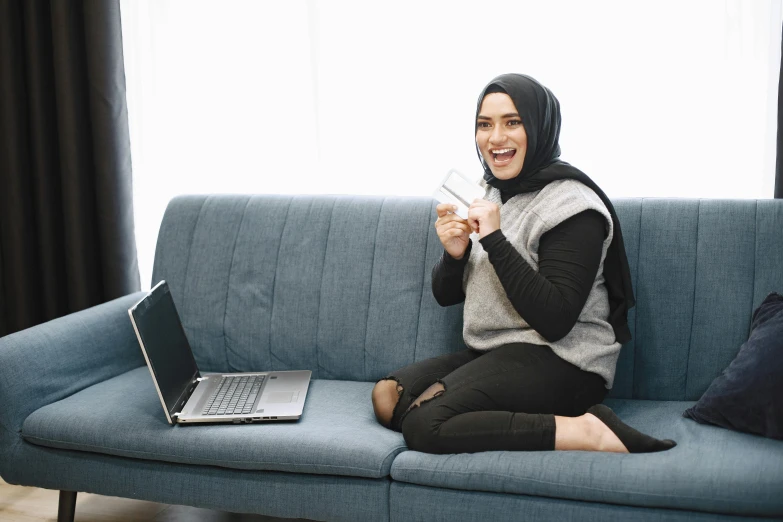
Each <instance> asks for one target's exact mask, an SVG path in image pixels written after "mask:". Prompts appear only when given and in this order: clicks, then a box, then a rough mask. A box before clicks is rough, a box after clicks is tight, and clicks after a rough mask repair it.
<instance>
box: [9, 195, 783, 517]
mask: <svg viewBox="0 0 783 522" xmlns="http://www.w3.org/2000/svg"><path fill="white" fill-rule="evenodd" d="M614 204H615V207H616V210H617V214H618V217H619V219H620V222H621V224H622V227H623V235H624V237H625V243H626V251H627V254H628V261H629V265H630V268H631V273H632V279H633V284H634V289H635V293H636V299H637V306H636V308H634V309H632V310H631V311H630V313H629V316H628V320H629V326H630V329H631V332H632V333H633V339H632V340H631V341H630V342H629V343H627V344H625V345H624V346H623V348H622V351H621V353H620V358H619V361H618V364H617V370H616V374H615V382H614V387H613V389H612V390H611V392H610V396H611V397H613V400H614V401H615V402H611V401H610V403H611V404H612V405H613V406H615V407H616V409H617V412H618V414H619V415H620V417H621V418H623V419H624V420H626V421H627V422H628V423H629V424H631V425H633V426H636V427H638V428H641V429H642V430H644V431H647V432H649V433H650V434H652V435H655V436H659V437H671V438H673V439H675V440H677V441H678V443H679V444H678V446H677V447H676V448H674V449H673V450H671V451H669V452H666V453H662V454H651V455H599V454H592V453H586V452H556V453H526V452H518V453H513V454H512V453H509V452H493V453H484V454H476V455H460V456H435V455H423V454H420V453H415V452H409V451H404V448H403V443H402V439H401V437H400V436H399V434H397V433H393V432H390V431H388V430H384V429H383V428H381V427H380V426H378V425H377V423H376V422H375V420H374V418H373V416H372V410H371V405H370V402H369V392H370V390H371V389H372V385H373V382H374V381H375V380H376V379H378V378H380V377H382V376H384V375H386V374H387V373H388V372H390V371H392V370H394V369H396V368H398V367H400V366H403V365H405V364H408V363H411V362H413V361H418V360H422V359H425V358H428V357H432V356H435V355H439V354H442V353H446V352H450V351H456V350H460V349H463V348H464V344H463V342H462V306H461V305H459V306H453V307H449V308H441V307H440V306H438V305H437V303H436V302H435V300H434V298H433V297H432V292H431V290H430V285H431V273H430V272H431V269H432V266H433V265H434V263H435V261H436V259H437V258H438V256H440V254H441V252H442V248H441V246H440V243H439V241H438V239H437V236H436V234H435V231H434V227H433V223H434V220H435V212H434V207H435V204H434V202H432V201H430V200H429V199H426V198H394V197H390V198H382V197H362V196H356V197H354V196H187V197H179V198H176V199H174V200H173V201H172V202H171V203H170V205H169V207H168V209H167V211H166V215H165V217H164V220H163V223H162V225H161V230H160V235H159V241H158V248H157V252H156V256H155V266H154V275H153V279H154V282H157V281H158V280H160V279H166V280H167V281H168V282H169V284H170V286H171V289H172V294H173V296H174V299H175V301H176V303H177V306H178V308H179V310H180V313H181V316H182V319H183V322H184V326H185V330H186V333H187V335H188V337H189V339H190V341H191V343H192V345H193V349H194V352H195V356H196V360H197V362H198V364H199V366H200V367H201V369H202V371H216V370H220V371H223V370H236V371H249V370H269V369H272V370H286V369H310V370H312V371H313V377H314V379H315V380H314V382H313V384H312V386H311V388H310V391H309V393H308V402H307V406H306V409H305V414H304V416H303V418H302V420H300V421H299V422H298V423H293V424H280V425H250V426H248V425H245V426H200V427H188V428H181V427H170V426H168V425H167V424H166V423H165V420H164V416H163V412H162V408H161V407H160V404H159V402H157V398H156V397H155V395H154V393H153V388H152V386H151V380H150V378H149V375H148V373H146V372H147V369H146V368H145V367H144V366H143V364H144V362H143V358H142V356H141V352H140V350H139V347H138V343H137V342H136V339H135V335H134V334H133V331H132V328H131V326H130V321H129V319H128V315H127V309H128V307H129V306H131V305H132V304H133V303H134V302H136V301H137V300H138V299H139V298H140V296H141V294H134V295H130V296H126V297H124V298H121V299H118V300H115V301H113V302H110V303H107V304H105V305H101V306H99V307H95V308H92V309H90V310H85V311H84V312H80V313H77V314H73V315H71V316H68V317H63V318H60V319H57V320H55V321H51V322H49V323H46V324H43V325H40V326H38V327H35V328H32V329H30V330H26V331H23V332H19V333H17V334H13V335H10V336H7V337H4V338H0V404H2V405H3V407H2V408H1V409H0V473H1V474H2V476H3V478H5V479H6V480H7V481H9V482H11V483H20V484H26V485H36V486H40V487H49V488H54V489H72V490H79V491H92V492H97V493H102V494H106V495H117V496H131V497H135V498H146V499H149V500H156V501H159V502H169V503H183V504H189V505H194V506H202V507H211V508H216V509H224V510H229V511H239V512H243V511H246V512H256V513H265V514H269V515H273V516H285V517H307V518H313V519H323V520H369V519H373V520H387V519H389V517H391V519H393V520H447V519H448V520H454V519H463V520H476V519H478V518H481V517H482V514H486V515H487V516H488V517H490V518H496V519H499V518H514V517H521V518H533V519H543V520H546V519H553V520H599V519H601V520H603V519H609V518H614V519H618V520H619V519H621V520H645V521H647V520H684V519H686V518H688V519H693V520H699V519H707V518H709V519H714V520H734V519H735V517H738V516H746V517H754V516H762V515H765V516H768V517H783V504H781V501H780V500H779V498H778V497H779V492H780V491H783V443H781V442H780V441H773V440H768V439H762V438H759V437H754V436H751V435H746V434H739V433H734V432H730V431H727V430H722V429H720V428H716V427H712V426H702V425H698V424H696V423H695V422H692V421H690V420H688V419H684V418H682V417H680V416H679V414H680V413H681V412H682V410H684V409H685V408H686V407H687V406H688V405H690V404H692V403H693V402H692V401H695V400H697V399H698V398H699V397H700V395H701V394H702V393H703V392H704V390H705V389H706V388H707V386H708V385H709V383H710V382H711V381H712V379H714V378H715V376H716V375H718V374H719V373H720V371H721V370H722V369H723V368H725V367H726V366H727V365H728V364H729V363H730V361H731V360H732V359H733V358H734V356H735V354H736V353H737V350H738V349H739V347H740V345H741V344H742V342H743V341H744V340H745V339H746V337H747V334H748V327H749V324H750V316H751V313H752V311H753V309H754V308H755V307H756V306H757V305H758V304H759V303H760V302H761V300H762V299H763V298H764V296H766V295H767V294H768V293H769V292H771V291H777V292H783V269H781V259H783V233H781V230H783V201H765V200H758V201H752V200H751V201H740V200H738V201H728V200H687V199H618V200H614ZM107 398H123V399H125V406H123V411H122V412H117V411H115V410H113V409H112V408H113V407H114V406H113V405H110V406H103V405H102V404H103V401H104V400H105V399H107ZM123 414H124V415H123ZM292 441H293V443H294V446H293V447H294V449H293V450H292V449H290V448H291V447H292V446H291V442H292ZM239 445H244V446H246V447H249V454H250V458H249V460H243V459H242V458H240V456H239V455H240V450H239V448H238V446H239ZM197 449H198V450H201V453H200V454H199V455H197V454H196V452H195V450H197ZM240 468H241V469H240ZM389 473H391V477H392V478H393V479H394V480H392V479H390V478H389V475H388V474H389ZM211 490H215V491H216V493H212V492H211ZM776 492H777V493H778V495H777V496H776V494H775V493H776ZM302 499H307V502H304V501H302ZM490 515H492V516H490ZM494 515H498V516H494ZM748 519H750V518H748Z"/></svg>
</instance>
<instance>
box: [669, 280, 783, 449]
mask: <svg viewBox="0 0 783 522" xmlns="http://www.w3.org/2000/svg"><path fill="white" fill-rule="evenodd" d="M683 415H684V416H686V417H688V418H691V419H693V420H695V421H697V422H701V423H703V424H715V425H716V426H722V427H724V428H728V429H733V430H738V431H744V432H747V433H755V434H757V435H762V436H764V437H770V438H773V439H778V440H783V296H781V295H779V294H777V293H775V292H773V293H771V294H769V295H768V296H767V297H766V299H764V301H763V302H762V303H761V306H759V307H758V308H757V309H756V311H755V312H753V321H752V322H751V330H750V336H749V337H748V340H747V341H746V342H745V343H744V344H743V345H742V347H741V348H740V351H739V353H738V354H737V357H736V358H735V359H734V360H733V361H732V363H731V364H730V365H729V366H728V368H726V369H725V370H723V373H722V374H721V375H719V376H718V377H716V378H715V380H714V381H712V384H710V387H709V388H707V391H706V392H704V395H702V396H701V399H699V402H697V403H696V404H695V405H694V406H692V407H691V408H688V409H687V410H685V412H683Z"/></svg>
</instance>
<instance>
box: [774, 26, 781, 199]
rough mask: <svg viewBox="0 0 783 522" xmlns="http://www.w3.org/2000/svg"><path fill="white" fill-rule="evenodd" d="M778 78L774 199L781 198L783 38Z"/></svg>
mask: <svg viewBox="0 0 783 522" xmlns="http://www.w3.org/2000/svg"><path fill="white" fill-rule="evenodd" d="M780 50H781V52H780V77H779V79H778V147H777V159H776V160H775V197H776V198H783V37H781V43H780Z"/></svg>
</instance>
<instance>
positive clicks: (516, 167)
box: [476, 92, 527, 179]
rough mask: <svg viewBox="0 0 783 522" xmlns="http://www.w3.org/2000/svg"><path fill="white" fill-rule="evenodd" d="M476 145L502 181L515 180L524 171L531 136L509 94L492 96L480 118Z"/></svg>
mask: <svg viewBox="0 0 783 522" xmlns="http://www.w3.org/2000/svg"><path fill="white" fill-rule="evenodd" d="M476 146H477V147H478V148H479V150H480V151H481V155H482V156H483V157H484V161H486V162H487V163H488V164H489V165H490V166H491V167H492V172H494V173H495V177H497V178H498V179H511V178H512V177H514V176H516V175H517V174H518V173H519V172H520V171H521V170H522V165H523V163H524V162H525V152H526V150H527V133H526V132H525V126H524V125H522V119H521V116H520V115H519V113H517V108H516V107H515V106H514V102H513V100H511V97H510V96H509V95H508V94H505V93H503V92H494V93H490V94H488V95H487V96H486V97H485V98H484V101H483V102H482V104H481V110H480V111H479V115H478V116H477V117H476Z"/></svg>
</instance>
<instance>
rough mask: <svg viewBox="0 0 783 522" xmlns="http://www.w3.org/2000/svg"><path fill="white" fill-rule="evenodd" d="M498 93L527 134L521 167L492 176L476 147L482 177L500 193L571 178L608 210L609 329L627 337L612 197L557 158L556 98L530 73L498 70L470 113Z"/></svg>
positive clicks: (624, 270)
mask: <svg viewBox="0 0 783 522" xmlns="http://www.w3.org/2000/svg"><path fill="white" fill-rule="evenodd" d="M493 92H503V93H506V94H508V95H509V96H510V97H511V100H512V101H513V102H514V105H515V106H516V108H517V112H518V113H519V115H520V116H521V118H522V125H523V126H524V127H525V132H526V133H527V151H526V152H525V161H524V164H523V165H522V171H521V172H520V173H519V174H518V175H517V176H516V177H514V178H511V179H507V180H502V179H498V178H496V177H495V176H493V175H492V171H491V170H490V169H489V166H488V165H487V164H486V162H485V161H484V157H483V156H482V155H481V150H479V147H478V143H476V151H477V152H478V155H479V159H480V160H481V165H482V166H483V167H484V180H485V181H486V182H487V184H489V185H491V186H493V187H495V188H497V189H498V190H500V191H501V192H502V193H503V194H504V195H511V196H515V195H517V194H522V193H525V192H535V191H537V190H541V189H542V188H544V187H545V186H546V185H547V184H549V183H551V182H552V181H557V180H560V179H573V180H577V181H579V182H581V183H582V184H584V185H586V186H588V187H590V189H592V190H593V192H595V193H596V194H597V195H598V197H599V198H601V201H602V202H603V203H604V205H605V206H606V208H607V210H609V213H610V214H611V215H612V224H613V226H614V235H613V237H612V242H611V243H610V244H609V249H608V250H607V252H606V259H605V260H604V279H605V280H606V289H607V291H608V293H609V324H611V325H612V328H613V329H614V335H615V338H616V339H617V341H618V342H620V343H626V342H628V341H630V340H631V331H630V330H629V329H628V310H630V309H631V308H633V306H634V304H636V301H635V300H634V296H633V288H632V286H631V270H630V269H629V268H628V259H627V258H626V256H625V245H624V244H623V234H622V231H621V230H620V222H619V221H618V220H617V213H616V212H615V210H614V206H613V205H612V202H611V201H609V198H608V197H606V194H604V191H603V190H601V189H600V188H599V187H598V185H596V184H595V182H594V181H593V180H591V179H590V178H589V177H588V176H587V174H585V173H584V172H582V171H581V170H579V169H577V168H576V167H574V166H572V165H569V164H568V163H566V162H565V161H561V160H560V144H559V143H558V139H559V137H560V103H559V102H558V101H557V98H555V95H554V94H552V92H551V91H550V90H549V89H547V88H546V87H544V86H543V85H541V84H540V83H538V82H537V81H536V80H534V79H533V78H531V77H530V76H525V75H523V74H503V75H501V76H498V77H497V78H495V79H494V80H492V81H491V82H489V84H487V86H486V87H484V90H483V91H481V96H479V99H478V106H477V107H476V117H477V118H478V115H479V111H480V110H481V103H482V102H483V101H484V97H485V96H486V95H487V94H490V93H493Z"/></svg>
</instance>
